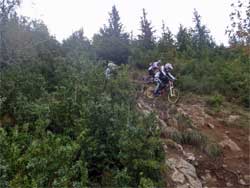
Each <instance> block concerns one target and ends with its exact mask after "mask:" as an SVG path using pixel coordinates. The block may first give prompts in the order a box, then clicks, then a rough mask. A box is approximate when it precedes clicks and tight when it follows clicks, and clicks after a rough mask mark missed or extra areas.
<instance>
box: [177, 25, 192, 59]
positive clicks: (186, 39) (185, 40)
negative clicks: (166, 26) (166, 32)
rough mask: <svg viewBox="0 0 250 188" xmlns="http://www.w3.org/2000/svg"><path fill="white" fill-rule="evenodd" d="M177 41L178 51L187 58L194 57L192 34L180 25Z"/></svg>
mask: <svg viewBox="0 0 250 188" xmlns="http://www.w3.org/2000/svg"><path fill="white" fill-rule="evenodd" d="M176 40H177V42H176V47H177V51H178V52H180V53H181V54H183V55H185V56H189V57H190V56H192V51H193V50H192V33H191V32H190V31H188V29H187V28H185V27H183V26H182V25H180V27H179V31H178V33H177V35H176Z"/></svg>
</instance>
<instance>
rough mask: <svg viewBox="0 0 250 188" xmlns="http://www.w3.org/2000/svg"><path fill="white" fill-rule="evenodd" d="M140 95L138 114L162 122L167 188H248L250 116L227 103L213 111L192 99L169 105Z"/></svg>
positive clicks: (203, 101)
mask: <svg viewBox="0 0 250 188" xmlns="http://www.w3.org/2000/svg"><path fill="white" fill-rule="evenodd" d="M137 83H139V82H137ZM141 85H143V82H142V83H141ZM138 87H140V85H138ZM146 87H147V86H146ZM139 93H140V94H139V97H138V99H137V106H138V109H139V110H140V111H142V112H143V113H144V114H145V115H146V116H147V115H148V114H150V113H155V114H156V116H157V118H158V123H159V124H158V126H159V128H160V129H161V139H162V142H163V148H164V151H165V154H166V159H165V163H166V165H167V169H168V170H167V172H166V179H165V181H166V185H167V187H194V188H198V187H249V185H250V179H249V177H250V170H249V161H250V158H249V149H250V148H249V143H250V137H249V128H250V127H249V126H250V125H249V120H250V113H249V111H246V110H244V109H242V107H239V106H236V105H233V104H230V103H226V102H223V103H222V104H221V105H220V106H219V107H218V108H216V109H215V108H214V107H213V106H211V105H209V104H208V101H209V97H201V96H198V95H194V94H183V95H182V96H181V99H180V100H179V102H178V103H177V104H176V105H171V104H169V102H168V101H167V98H166V97H165V98H164V97H161V98H155V99H148V98H147V97H146V96H145V94H144V93H143V92H139ZM232 107H233V108H232Z"/></svg>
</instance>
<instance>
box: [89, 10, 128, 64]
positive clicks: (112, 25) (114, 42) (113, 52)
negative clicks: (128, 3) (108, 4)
mask: <svg viewBox="0 0 250 188" xmlns="http://www.w3.org/2000/svg"><path fill="white" fill-rule="evenodd" d="M109 16H110V18H109V20H108V22H109V26H106V25H104V27H103V28H101V29H100V33H99V34H96V35H95V36H94V38H93V46H94V48H95V50H96V54H97V57H98V58H100V59H104V60H110V61H113V62H115V63H117V64H121V63H127V62H128V56H129V48H128V47H129V35H128V33H126V32H124V31H123V25H122V23H121V22H120V16H119V12H118V11H117V9H116V7H115V6H113V7H112V11H111V13H109Z"/></svg>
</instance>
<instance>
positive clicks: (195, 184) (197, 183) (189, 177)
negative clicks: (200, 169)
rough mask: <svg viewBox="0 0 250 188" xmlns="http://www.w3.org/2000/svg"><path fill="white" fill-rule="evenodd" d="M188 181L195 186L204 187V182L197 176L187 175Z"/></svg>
mask: <svg viewBox="0 0 250 188" xmlns="http://www.w3.org/2000/svg"><path fill="white" fill-rule="evenodd" d="M187 178H188V181H189V183H190V185H191V187H193V188H202V184H201V182H200V180H197V179H196V178H193V177H191V176H187Z"/></svg>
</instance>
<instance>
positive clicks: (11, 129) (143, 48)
mask: <svg viewBox="0 0 250 188" xmlns="http://www.w3.org/2000/svg"><path fill="white" fill-rule="evenodd" d="M21 3H22V1H20V0H0V188H36V187H37V188H62V187H63V188H82V187H139V188H148V187H170V188H173V187H176V188H186V187H187V188H188V187H189V188H190V187H193V188H199V187H204V188H205V187H235V188H236V187H249V184H250V182H249V176H250V173H249V164H250V163H249V145H250V140H249V139H250V137H249V135H250V133H249V128H250V127H249V126H250V125H249V120H250V113H249V109H250V93H249V92H250V84H249V83H250V74H249V72H250V61H249V59H250V58H249V57H250V48H249V41H250V33H249V30H250V25H249V23H250V22H249V21H250V20H249V14H250V1H249V3H246V4H244V5H243V3H241V1H237V3H236V4H233V3H232V4H231V6H232V8H233V10H232V13H231V14H230V15H229V16H230V20H231V22H232V23H231V25H229V27H228V28H225V30H226V32H227V35H228V40H229V45H228V46H225V45H223V44H219V45H218V44H216V42H215V41H214V39H213V36H212V35H211V33H210V31H209V29H208V28H207V26H206V25H204V24H203V23H202V19H201V16H200V15H199V13H198V11H197V10H194V12H193V18H190V19H193V22H194V24H193V26H192V27H185V26H183V25H180V26H179V30H178V32H177V33H172V32H171V31H170V29H169V28H168V27H167V26H166V25H165V23H163V24H162V32H161V36H159V37H157V36H156V35H155V30H154V28H153V23H152V22H151V21H150V19H149V18H148V14H147V11H146V10H145V9H143V8H142V16H141V17H140V18H138V19H140V22H138V28H140V34H139V35H138V36H133V33H128V32H127V31H126V30H125V26H123V24H122V23H121V19H120V16H119V12H118V10H117V8H116V6H115V5H114V6H112V8H111V12H109V14H108V15H109V18H108V20H107V24H105V25H103V26H102V27H100V30H99V31H98V32H97V33H95V34H94V35H93V37H92V38H91V39H88V38H87V37H86V36H85V34H84V30H83V28H81V29H79V30H76V31H74V32H72V34H71V35H70V36H68V37H67V38H65V39H64V40H63V41H58V40H56V38H55V36H53V35H51V33H50V32H49V29H48V27H47V26H46V24H45V23H44V22H43V21H42V20H36V19H33V18H28V17H25V16H22V15H19V14H18V12H17V10H18V8H19V6H20V4H21ZM244 3H245V1H244ZM101 8H103V7H101ZM236 13H237V14H236ZM89 19H90V20H91V21H92V19H91V17H90V18H89ZM58 21H61V20H58ZM72 22H73V20H72ZM156 61H157V62H160V64H161V67H162V68H163V69H165V68H166V66H165V65H168V66H167V67H168V68H170V67H171V68H170V69H171V70H170V69H169V70H168V71H170V72H171V73H172V74H173V75H174V76H175V77H176V78H177V80H176V81H175V83H174V84H175V87H176V88H178V89H179V91H180V94H181V95H180V99H179V101H178V102H177V103H176V104H171V105H170V103H168V102H167V100H166V96H165V97H164V96H160V97H157V98H148V97H146V96H145V89H146V88H147V87H148V85H147V84H145V83H144V81H143V78H144V77H145V76H147V74H148V72H147V70H148V68H149V65H150V64H151V63H153V62H156ZM158 68H159V67H158ZM158 70H159V69H158ZM160 70H161V69H160ZM165 71H167V70H165ZM161 79H162V78H161ZM152 87H154V85H153V86H152Z"/></svg>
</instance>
